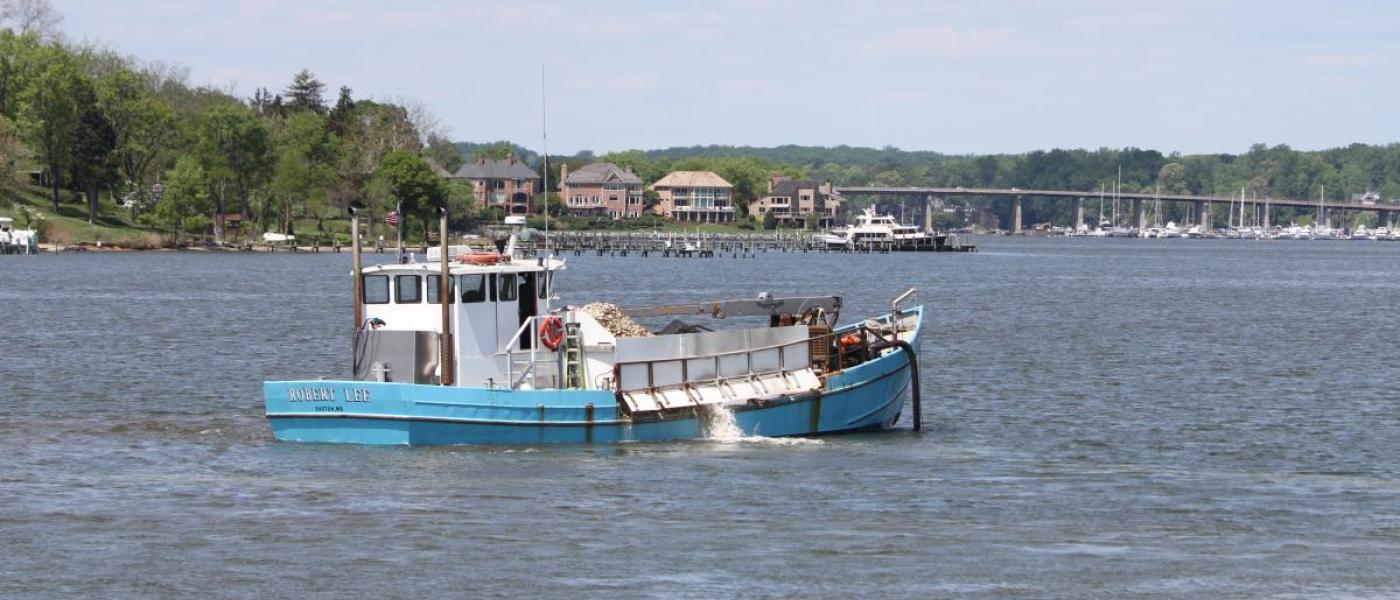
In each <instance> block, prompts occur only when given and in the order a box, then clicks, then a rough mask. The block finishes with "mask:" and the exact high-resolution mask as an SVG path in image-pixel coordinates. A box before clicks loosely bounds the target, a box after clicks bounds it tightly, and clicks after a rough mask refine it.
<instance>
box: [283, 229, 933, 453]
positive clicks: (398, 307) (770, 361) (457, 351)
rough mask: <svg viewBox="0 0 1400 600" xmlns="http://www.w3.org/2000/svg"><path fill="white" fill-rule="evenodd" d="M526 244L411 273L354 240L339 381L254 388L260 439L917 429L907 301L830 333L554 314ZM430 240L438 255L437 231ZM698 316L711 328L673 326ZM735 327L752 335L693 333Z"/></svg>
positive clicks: (696, 310) (838, 303)
mask: <svg viewBox="0 0 1400 600" xmlns="http://www.w3.org/2000/svg"><path fill="white" fill-rule="evenodd" d="M356 220H357V219H356ZM353 230H354V231H358V224H356V227H355V229H353ZM531 233H532V232H531V231H530V230H522V231H521V232H519V234H518V235H513V236H511V237H510V238H509V239H508V240H501V241H500V242H498V243H497V244H496V245H495V247H494V248H492V249H490V250H487V251H480V250H471V249H469V248H467V247H464V246H463V247H457V246H449V247H447V248H445V249H444V248H442V247H437V248H431V249H429V251H428V252H427V254H426V255H425V256H424V261H423V262H417V261H415V260H408V261H402V262H396V263H391V264H383V265H371V266H361V259H360V251H359V243H358V240H355V241H354V242H353V243H352V258H351V260H352V265H353V266H352V288H353V294H354V302H353V307H354V308H353V311H354V317H353V320H354V325H355V327H354V330H353V336H351V337H352V343H351V345H352V352H351V363H352V364H351V365H350V369H349V371H350V373H351V375H350V377H349V378H348V379H344V378H342V379H322V378H312V379H306V380H300V381H269V382H265V383H264V384H263V394H264V402H265V404H266V415H267V418H268V421H269V423H270V425H271V428H272V431H273V434H274V435H275V437H276V438H277V439H279V440H286V441H298V442H330V443H355V444H407V445H420V444H421V445H429V444H512V443H526V444H540V443H605V442H630V441H662V440H681V439H698V438H705V437H710V436H712V435H714V433H715V431H716V429H717V428H718V429H719V430H722V431H724V432H727V435H735V434H737V435H741V436H764V437H774V436H811V435H819V434H829V433H839V432H851V431H868V430H880V429H887V428H891V427H892V426H894V424H895V423H896V422H897V421H898V420H899V418H900V415H901V412H902V410H903V408H904V403H905V402H904V398H905V392H906V391H909V390H912V395H913V400H914V402H913V407H914V414H913V415H912V416H913V428H914V429H918V428H919V425H920V418H919V402H918V400H919V390H918V385H917V382H918V363H917V359H916V356H915V349H916V348H918V347H919V329H920V323H921V320H922V317H923V307H921V306H910V307H906V306H905V304H906V303H907V302H908V301H909V300H910V299H911V298H912V297H913V296H914V294H915V291H914V290H913V289H909V290H907V291H905V292H904V293H902V294H899V295H898V297H896V298H894V299H893V301H892V302H891V305H890V312H889V313H888V314H884V315H879V316H875V317H873V318H870V319H864V320H860V321H856V322H853V323H850V324H847V325H844V326H843V325H839V324H838V319H839V317H840V313H841V307H842V299H841V298H840V297H836V296H824V297H823V296H819V297H798V298H775V297H772V296H771V295H768V294H760V295H758V296H757V297H756V298H753V299H745V300H727V301H716V302H705V303H698V304H673V305H664V306H646V307H635V308H630V309H629V308H620V307H611V308H609V309H608V311H607V312H602V313H600V312H598V310H597V309H592V310H590V307H592V306H597V305H589V306H582V307H575V306H558V307H554V306H553V304H554V303H555V302H556V301H557V300H558V296H557V295H556V294H555V290H556V287H557V286H558V285H560V283H561V275H562V273H563V272H564V271H565V267H566V264H565V262H564V261H563V260H561V259H558V258H555V257H553V256H550V255H549V253H548V251H547V250H545V251H543V252H539V253H537V256H536V257H529V256H527V255H525V253H520V252H517V251H516V250H515V248H516V246H517V241H527V240H526V239H525V238H526V237H529V235H530V234H531ZM439 239H443V240H446V239H448V237H447V234H446V225H445V222H444V224H443V226H442V234H441V235H440V238H439ZM444 298H445V299H446V300H447V302H446V303H443V302H442V299H444ZM698 317H704V318H706V319H710V320H708V321H706V322H705V323H706V324H701V325H697V324H693V323H686V322H684V320H683V319H695V318H698ZM746 317H747V318H749V319H759V320H761V321H762V322H761V323H758V324H757V325H756V326H739V327H734V328H718V329H715V328H712V327H710V326H709V324H719V320H724V321H725V322H736V321H744V320H746V319H745V318H746ZM648 318H653V319H662V320H665V319H670V320H671V322H670V324H669V325H668V326H667V327H665V328H664V329H662V330H661V331H659V332H655V333H652V332H650V331H647V330H646V329H645V328H643V327H641V326H640V325H639V323H638V320H643V321H645V320H648ZM731 319H732V320H731ZM749 325H755V324H753V323H750V324H749Z"/></svg>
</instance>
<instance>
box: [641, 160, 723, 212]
mask: <svg viewBox="0 0 1400 600" xmlns="http://www.w3.org/2000/svg"><path fill="white" fill-rule="evenodd" d="M651 189H652V190H655V191H656V195H657V197H658V198H660V200H661V202H660V203H659V204H657V205H656V213H657V214H659V215H662V216H665V217H668V218H670V219H673V220H676V221H683V222H698V223H727V222H730V221H733V220H734V186H733V185H731V184H730V183H729V182H728V181H725V180H724V178H723V177H720V176H719V175H717V174H715V173H712V172H710V171H672V172H670V173H668V174H666V176H665V177H662V178H661V179H659V180H657V182H656V183H653V184H651Z"/></svg>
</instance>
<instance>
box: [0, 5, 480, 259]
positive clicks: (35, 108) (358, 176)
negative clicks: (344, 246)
mask: <svg viewBox="0 0 1400 600" xmlns="http://www.w3.org/2000/svg"><path fill="white" fill-rule="evenodd" d="M0 19H3V24H4V25H5V27H4V28H3V29H0V168H3V172H2V173H0V196H3V195H8V196H9V197H13V196H14V194H16V193H18V192H19V190H21V189H22V187H23V186H24V185H25V184H27V183H34V182H39V183H42V184H43V185H44V186H45V187H46V188H47V195H48V196H49V200H50V202H51V203H52V208H53V210H54V211H55V212H58V211H59V210H60V209H61V208H62V206H61V205H62V204H64V203H67V202H73V201H75V200H76V201H77V202H81V203H85V204H86V213H87V218H88V220H89V222H94V221H96V220H98V219H99V218H100V217H101V215H102V213H103V212H104V211H111V210H116V208H115V207H116V206H120V207H122V210H129V211H130V216H131V218H132V219H133V220H136V221H138V222H141V223H146V224H149V225H151V226H154V227H159V228H161V229H163V230H165V231H168V232H171V233H174V234H175V235H176V237H177V238H183V237H185V236H188V235H190V234H191V233H193V232H204V231H209V230H211V229H212V226H213V225H215V224H218V223H221V222H223V221H224V219H223V217H224V216H225V215H238V216H239V218H238V219H237V220H238V221H240V222H242V223H243V224H244V225H243V227H244V228H245V229H251V230H252V231H268V230H281V231H283V232H285V233H289V234H294V233H295V224H296V222H297V221H299V220H303V221H304V220H308V219H311V220H315V221H316V222H317V223H318V224H321V223H324V221H325V220H326V219H328V218H335V217H338V216H340V215H343V214H344V212H343V211H344V208H345V207H347V206H348V205H350V204H351V203H358V204H361V205H364V206H366V207H367V208H368V212H369V213H370V215H371V219H370V221H371V227H373V222H374V221H375V220H376V218H377V217H378V216H380V215H382V214H383V213H384V212H385V211H387V210H390V209H391V208H392V207H395V206H399V205H402V207H403V212H404V213H405V217H406V218H408V219H409V220H411V221H414V222H417V223H423V222H426V221H428V220H430V219H435V217H434V216H433V215H434V207H435V206H436V205H438V204H442V203H448V204H449V205H451V206H452V208H453V213H454V214H456V215H459V218H463V219H466V218H470V217H471V216H472V213H473V199H472V197H471V192H470V190H468V189H466V188H465V187H463V186H459V185H454V184H451V183H449V182H448V181H446V180H444V179H442V178H441V177H438V176H437V175H436V174H435V173H434V171H433V170H432V168H431V166H430V163H429V161H430V160H435V161H437V162H439V163H441V164H442V166H443V167H444V168H447V169H454V168H456V166H457V165H459V164H460V162H461V159H460V158H459V155H458V153H457V151H456V149H455V148H454V147H453V146H452V144H451V143H450V142H448V139H447V135H446V132H445V131H444V130H443V128H441V127H440V126H439V124H438V123H437V121H436V119H435V118H434V117H433V115H432V114H431V112H430V111H428V110H427V109H426V108H425V107H423V106H422V105H421V104H417V103H414V102H408V101H383V100H374V99H366V98H355V97H354V96H353V92H352V90H351V89H350V88H349V87H341V88H340V89H339V91H338V94H337V96H336V99H335V101H334V103H328V102H327V99H326V92H327V89H326V85H325V84H324V83H323V82H322V81H320V80H319V79H318V78H317V77H316V76H315V75H314V74H313V73H311V72H310V71H307V70H302V71H301V72H299V73H297V74H295V75H294V76H293V77H292V79H291V81H290V82H289V83H288V84H287V86H286V88H285V89H284V90H282V91H280V92H273V91H270V90H267V89H264V88H260V89H258V90H256V92H255V93H254V95H253V97H251V98H239V97H237V96H234V95H233V94H232V93H231V92H229V91H227V90H222V89H218V88H215V87H212V86H195V85H191V84H190V83H189V82H188V72H187V71H186V70H184V69H182V68H180V67H176V66H172V65H168V64H165V63H160V62H151V61H142V60H140V59H137V58H134V57H128V56H123V55H120V54H118V53H116V52H114V51H112V50H109V49H106V48H104V47H101V46H98V45H95V44H90V43H82V44H74V43H67V42H65V41H64V40H63V38H62V35H61V32H59V31H58V30H57V25H58V23H59V22H60V21H61V17H60V16H58V15H57V13H55V12H54V11H53V9H52V6H50V5H49V4H48V2H47V1H46V0H5V1H4V2H0ZM415 217H417V218H416V219H415ZM232 221H233V220H232V219H231V220H230V222H232ZM218 231H219V233H220V234H222V235H227V233H228V232H227V231H226V230H223V229H219V230H218Z"/></svg>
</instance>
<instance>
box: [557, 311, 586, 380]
mask: <svg viewBox="0 0 1400 600" xmlns="http://www.w3.org/2000/svg"><path fill="white" fill-rule="evenodd" d="M562 350H563V359H564V387H565V388H570V389H581V388H583V387H584V379H585V378H586V376H587V373H585V372H584V371H585V369H584V364H583V331H582V329H581V328H580V327H579V324H578V323H565V324H564V346H563V348H562Z"/></svg>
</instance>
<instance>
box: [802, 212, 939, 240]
mask: <svg viewBox="0 0 1400 600" xmlns="http://www.w3.org/2000/svg"><path fill="white" fill-rule="evenodd" d="M820 239H821V240H822V241H823V242H825V243H826V245H828V246H842V247H850V246H866V245H876V244H923V243H927V240H928V234H927V233H925V232H923V231H921V230H919V228H918V227H915V226H913V225H903V224H900V223H899V222H898V221H895V219H894V217H892V216H890V215H882V214H879V213H877V212H875V207H873V206H870V207H866V209H865V210H863V211H861V213H860V214H859V215H856V224H855V225H852V226H850V227H847V228H846V229H845V230H843V231H840V232H839V233H838V232H835V231H833V232H832V233H830V234H826V235H823V236H821V237H820Z"/></svg>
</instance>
